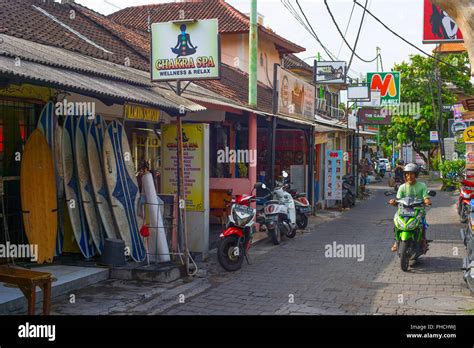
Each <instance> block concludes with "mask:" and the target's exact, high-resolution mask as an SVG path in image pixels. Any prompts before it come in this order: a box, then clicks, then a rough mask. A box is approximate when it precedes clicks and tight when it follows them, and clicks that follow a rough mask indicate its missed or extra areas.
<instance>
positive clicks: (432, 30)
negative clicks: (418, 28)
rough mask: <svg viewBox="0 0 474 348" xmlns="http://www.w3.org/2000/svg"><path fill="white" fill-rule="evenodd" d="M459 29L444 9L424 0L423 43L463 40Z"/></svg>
mask: <svg viewBox="0 0 474 348" xmlns="http://www.w3.org/2000/svg"><path fill="white" fill-rule="evenodd" d="M463 41H464V40H463V37H462V33H461V30H459V27H458V25H457V24H456V23H455V22H454V20H453V19H452V18H451V17H449V16H448V14H447V13H446V11H444V10H443V9H441V8H440V7H439V6H438V5H433V4H432V3H431V1H429V0H425V3H424V13H423V43H426V44H433V43H443V42H463Z"/></svg>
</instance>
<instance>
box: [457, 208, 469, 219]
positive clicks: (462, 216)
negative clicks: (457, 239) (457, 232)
mask: <svg viewBox="0 0 474 348" xmlns="http://www.w3.org/2000/svg"><path fill="white" fill-rule="evenodd" d="M468 209H469V208H468V206H467V205H465V204H463V205H462V207H461V213H460V215H459V220H460V221H461V222H462V223H466V222H467V220H468V219H469V211H468Z"/></svg>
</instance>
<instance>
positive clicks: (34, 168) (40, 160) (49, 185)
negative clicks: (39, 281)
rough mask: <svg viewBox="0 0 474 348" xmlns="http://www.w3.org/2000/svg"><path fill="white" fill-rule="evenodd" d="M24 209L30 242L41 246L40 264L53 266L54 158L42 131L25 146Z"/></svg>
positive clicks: (22, 174) (22, 187)
mask: <svg viewBox="0 0 474 348" xmlns="http://www.w3.org/2000/svg"><path fill="white" fill-rule="evenodd" d="M20 191H21V209H22V213H23V223H24V226H25V232H26V235H27V237H28V242H29V243H30V244H33V245H35V244H36V245H38V255H37V257H38V261H37V262H38V263H39V264H42V263H45V262H47V263H51V262H53V257H54V254H55V248H56V233H57V225H58V217H57V214H58V209H57V208H58V207H57V195H56V178H55V173H54V165H53V156H52V154H51V150H50V149H49V146H48V143H47V142H46V139H45V138H44V136H43V134H42V133H41V131H39V130H38V129H37V130H35V131H34V132H33V133H32V134H31V136H30V137H29V138H28V141H27V142H26V145H25V150H24V152H23V157H22V159H21V173H20Z"/></svg>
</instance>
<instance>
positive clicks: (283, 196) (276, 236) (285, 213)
mask: <svg viewBox="0 0 474 348" xmlns="http://www.w3.org/2000/svg"><path fill="white" fill-rule="evenodd" d="M282 176H283V178H287V177H288V173H287V172H285V171H283V172H282ZM272 196H273V199H272V200H270V201H268V202H266V203H265V206H264V214H265V225H266V227H267V232H268V234H269V236H270V238H271V240H272V242H273V244H275V245H277V244H280V242H281V235H282V234H284V235H285V236H287V237H288V238H293V237H294V236H295V235H296V226H297V225H296V208H295V202H294V201H293V197H292V196H291V194H289V193H288V192H286V191H285V190H284V183H282V182H279V181H276V187H275V189H274V190H273V192H272Z"/></svg>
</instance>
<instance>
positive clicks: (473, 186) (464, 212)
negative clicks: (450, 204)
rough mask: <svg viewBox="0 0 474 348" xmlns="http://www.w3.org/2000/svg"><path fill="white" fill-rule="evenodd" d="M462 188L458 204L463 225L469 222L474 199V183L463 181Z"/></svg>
mask: <svg viewBox="0 0 474 348" xmlns="http://www.w3.org/2000/svg"><path fill="white" fill-rule="evenodd" d="M461 184H462V186H461V188H460V189H459V197H458V202H457V211H458V215H459V220H460V221H461V222H462V223H465V222H467V220H468V218H469V213H470V211H471V203H470V202H471V199H474V182H471V181H468V180H462V181H461Z"/></svg>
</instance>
